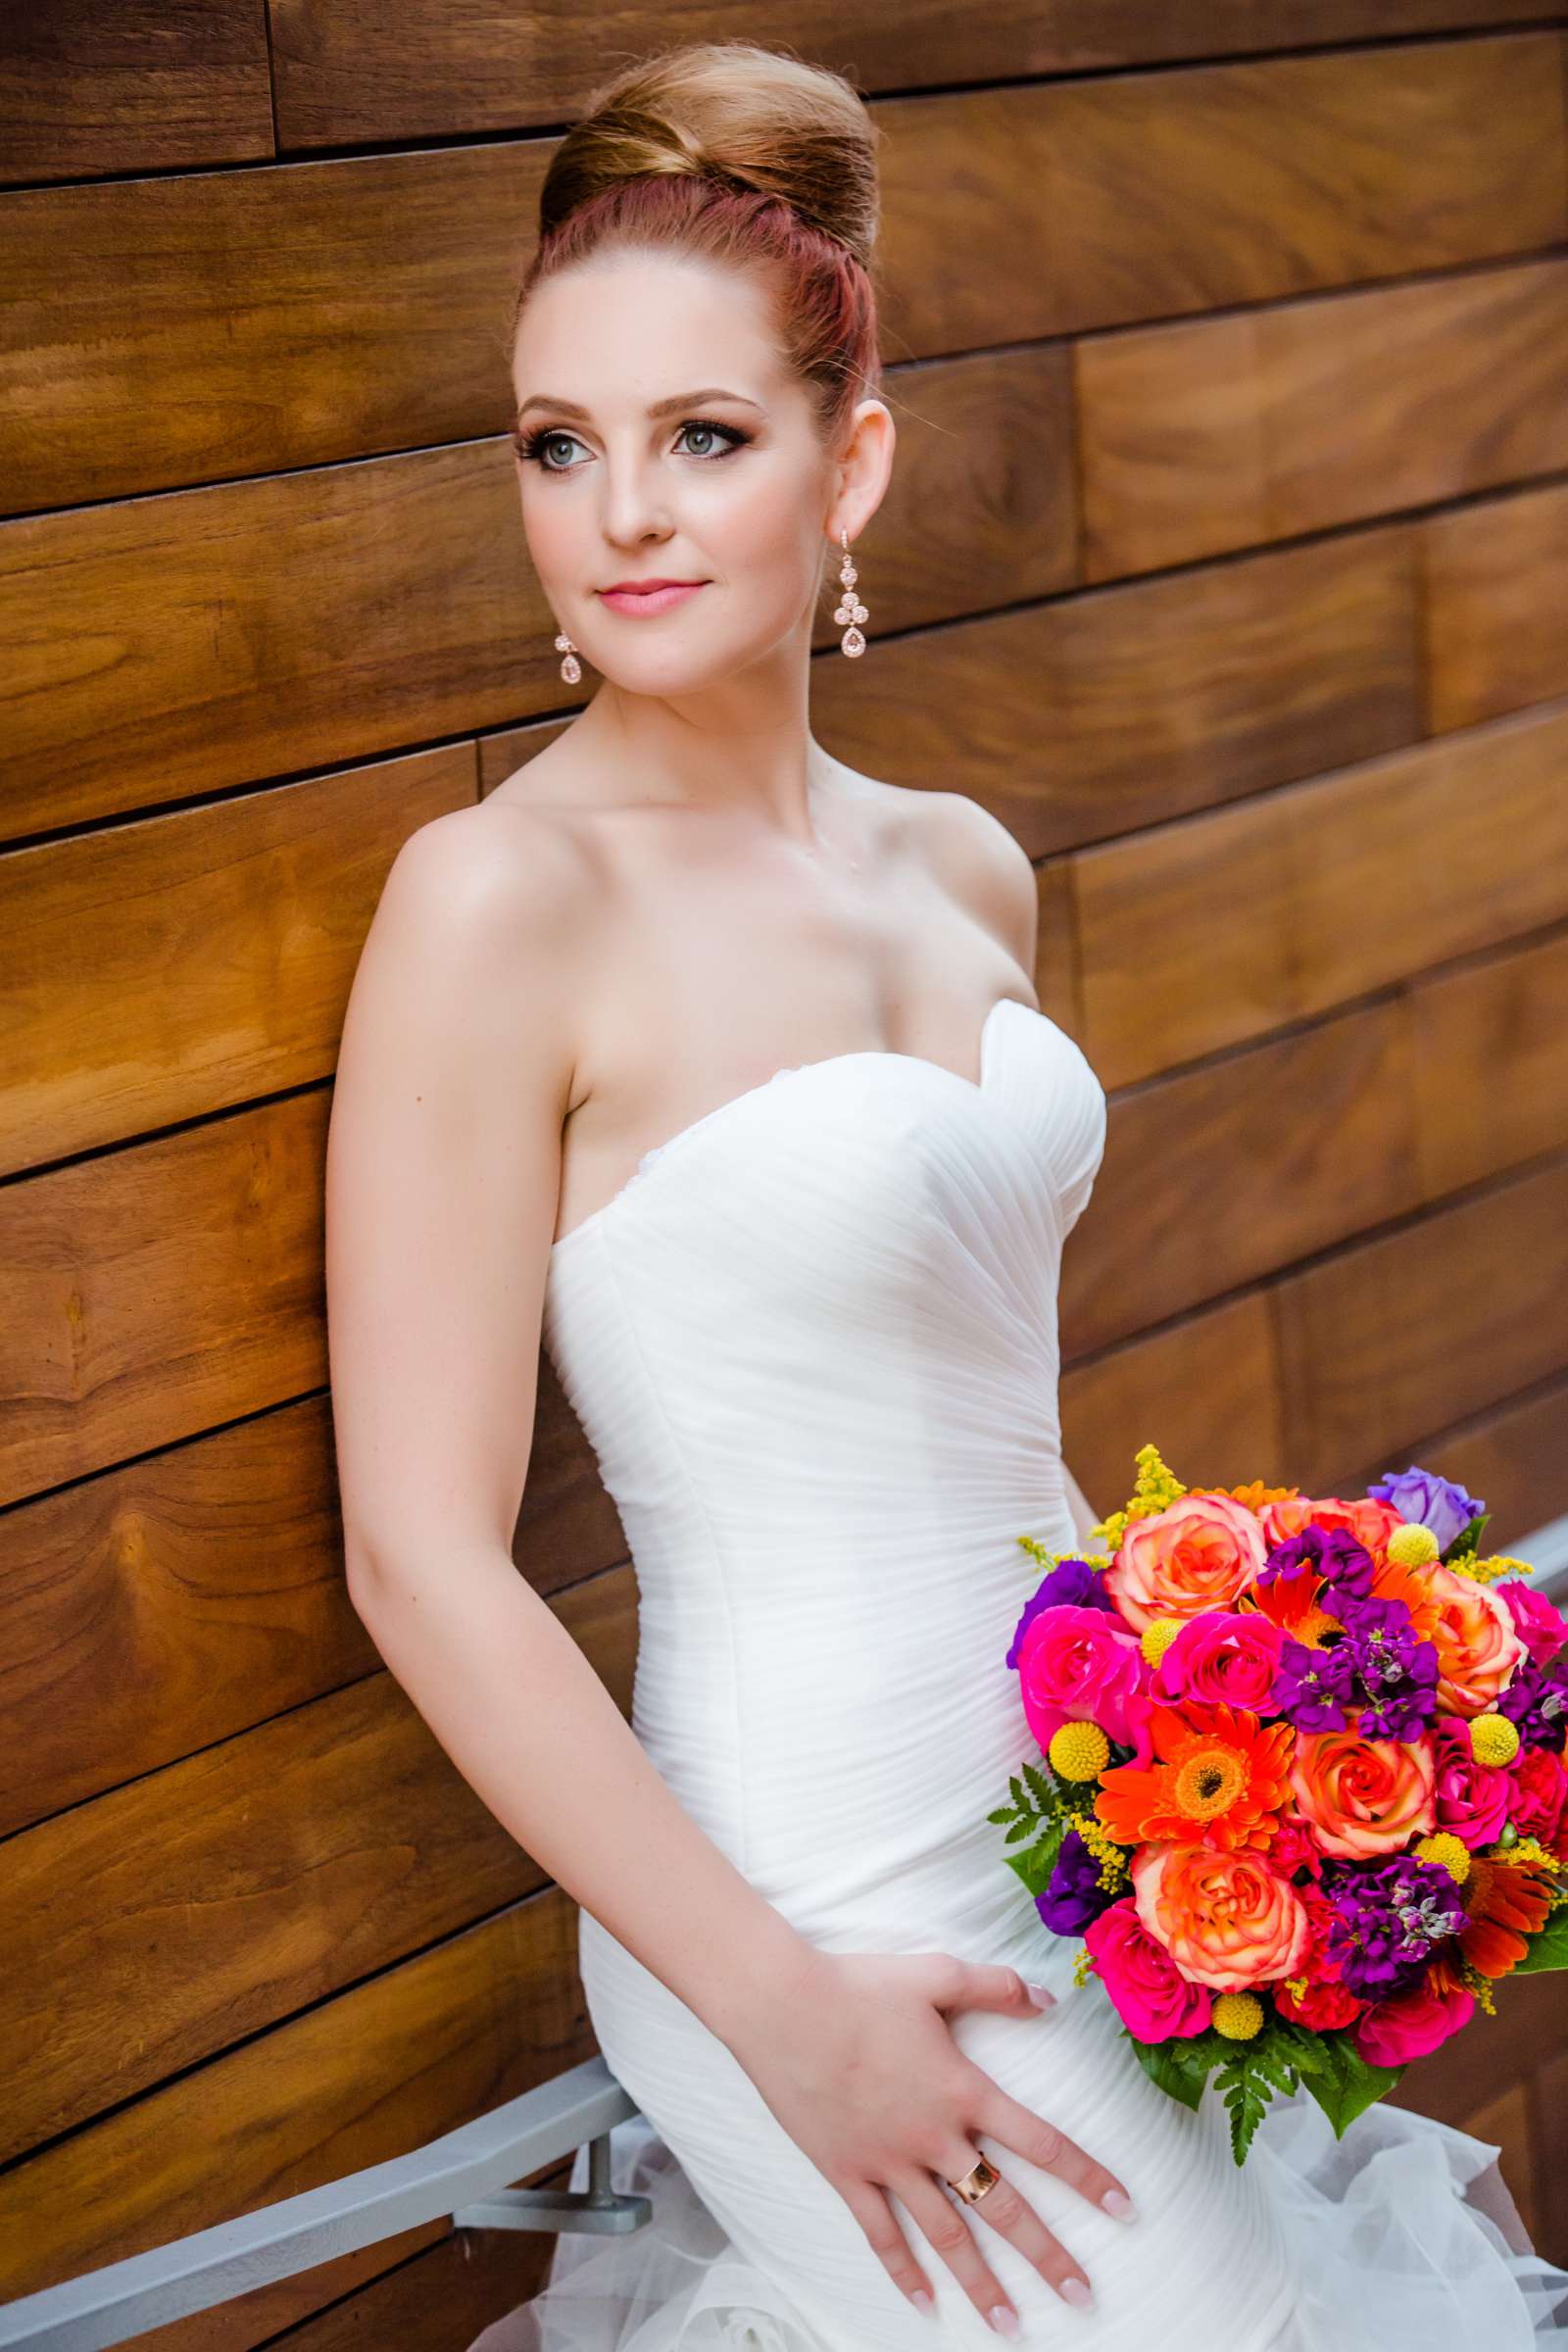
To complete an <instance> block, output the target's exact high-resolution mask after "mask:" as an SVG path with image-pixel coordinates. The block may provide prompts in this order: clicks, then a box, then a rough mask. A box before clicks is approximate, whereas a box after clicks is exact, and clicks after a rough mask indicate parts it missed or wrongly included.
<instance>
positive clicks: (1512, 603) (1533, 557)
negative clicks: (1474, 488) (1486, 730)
mask: <svg viewBox="0 0 1568 2352" xmlns="http://www.w3.org/2000/svg"><path fill="white" fill-rule="evenodd" d="M1417 547H1418V553H1419V561H1420V566H1421V586H1422V598H1421V618H1422V631H1423V640H1424V643H1423V669H1424V671H1425V675H1426V679H1427V725H1428V727H1429V728H1430V730H1431V732H1432V733H1433V734H1441V733H1446V731H1447V730H1448V729H1449V728H1452V727H1469V726H1474V725H1476V724H1477V722H1478V721H1479V720H1481V719H1486V718H1495V717H1496V716H1497V715H1498V714H1499V713H1500V712H1502V711H1517V710H1520V709H1521V708H1522V707H1523V706H1524V705H1525V704H1527V703H1539V702H1544V701H1546V700H1547V699H1548V698H1549V697H1551V696H1553V695H1560V694H1568V630H1564V628H1563V625H1562V616H1563V613H1564V611H1565V610H1568V482H1553V483H1551V484H1549V485H1547V486H1546V487H1545V488H1544V489H1538V490H1515V491H1511V492H1510V493H1508V495H1507V496H1505V497H1502V498H1486V499H1478V500H1476V501H1475V502H1474V503H1473V504H1470V505H1466V506H1461V507H1449V508H1446V510H1445V511H1444V512H1443V513H1442V514H1441V515H1428V516H1427V517H1426V519H1425V520H1424V521H1423V523H1422V524H1421V528H1420V534H1419V538H1418V541H1417Z"/></svg>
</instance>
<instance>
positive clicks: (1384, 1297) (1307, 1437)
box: [1273, 1159, 1568, 1480]
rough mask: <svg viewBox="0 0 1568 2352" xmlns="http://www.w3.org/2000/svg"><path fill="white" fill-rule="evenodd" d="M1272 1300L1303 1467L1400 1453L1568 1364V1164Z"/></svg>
mask: <svg viewBox="0 0 1568 2352" xmlns="http://www.w3.org/2000/svg"><path fill="white" fill-rule="evenodd" d="M1273 1299H1274V1305H1275V1310H1276V1312H1277V1314H1278V1316H1279V1346H1280V1369H1281V1378H1282V1381H1283V1384H1284V1394H1285V1399H1286V1409H1287V1411H1288V1413H1289V1415H1290V1421H1291V1427H1292V1429H1293V1431H1294V1433H1295V1443H1296V1448H1297V1453H1296V1459H1297V1461H1298V1462H1299V1465H1300V1467H1299V1471H1298V1472H1297V1475H1298V1476H1299V1477H1300V1478H1302V1479H1304V1480H1315V1479H1317V1478H1318V1477H1319V1476H1321V1475H1324V1474H1325V1473H1326V1472H1327V1470H1328V1469H1329V1468H1330V1467H1332V1465H1333V1464H1335V1463H1336V1462H1344V1461H1350V1460H1361V1459H1364V1458H1365V1456H1366V1454H1367V1452H1368V1450H1369V1449H1370V1448H1371V1447H1373V1446H1376V1447H1378V1448H1379V1450H1381V1451H1382V1452H1383V1453H1385V1454H1386V1455H1388V1456H1389V1458H1390V1459H1391V1460H1392V1458H1393V1454H1394V1453H1395V1452H1397V1451H1398V1450H1399V1449H1400V1448H1402V1447H1404V1446H1408V1445H1410V1444H1411V1443H1412V1442H1413V1441H1414V1439H1416V1438H1417V1437H1419V1436H1420V1434H1421V1433H1422V1432H1423V1431H1426V1430H1432V1429H1438V1428H1441V1427H1442V1426H1443V1425H1444V1424H1445V1423H1446V1422H1448V1421H1455V1420H1458V1419H1459V1418H1460V1417H1461V1416H1462V1415H1464V1414H1466V1413H1474V1412H1478V1411H1480V1410H1481V1409H1482V1408H1483V1407H1484V1406H1485V1405H1487V1404H1489V1403H1491V1402H1493V1401H1495V1400H1496V1399H1500V1398H1502V1397H1507V1396H1509V1395H1511V1394H1512V1393H1514V1392H1516V1391H1518V1390H1520V1389H1523V1388H1525V1387H1526V1386H1527V1385H1528V1384H1529V1383H1530V1382H1532V1381H1535V1380H1544V1379H1546V1378H1548V1377H1550V1376H1553V1375H1555V1374H1557V1373H1558V1372H1560V1371H1561V1370H1562V1369H1563V1368H1564V1366H1568V1163H1565V1162H1564V1161H1562V1160H1561V1159H1558V1160H1556V1161H1553V1162H1549V1163H1548V1164H1547V1165H1545V1166H1544V1167H1540V1168H1532V1169H1528V1170H1526V1171H1525V1172H1524V1173H1523V1174H1522V1175H1518V1176H1510V1177H1508V1178H1506V1179H1504V1180H1503V1181H1501V1182H1499V1183H1497V1184H1495V1185H1494V1186H1492V1187H1490V1188H1489V1189H1488V1190H1486V1191H1485V1192H1482V1193H1479V1194H1476V1195H1474V1196H1472V1197H1469V1198H1466V1199H1462V1200H1459V1201H1445V1202H1443V1203H1442V1204H1441V1205H1440V1206H1438V1207H1437V1208H1435V1209H1433V1210H1432V1211H1431V1212H1430V1214H1427V1215H1424V1216H1420V1217H1417V1218H1415V1219H1413V1220H1412V1221H1411V1222H1410V1223H1409V1224H1407V1225H1404V1226H1402V1227H1400V1228H1399V1229H1398V1230H1397V1232H1394V1233H1387V1234H1373V1235H1371V1236H1370V1237H1368V1238H1367V1239H1364V1240H1362V1241H1360V1242H1358V1243H1357V1244H1356V1245H1355V1246H1354V1247H1353V1248H1351V1249H1347V1250H1339V1251H1336V1252H1335V1253H1334V1254H1333V1255H1332V1256H1329V1257H1326V1258H1324V1259H1323V1261H1322V1262H1321V1263H1320V1264H1318V1265H1315V1266H1309V1267H1306V1268H1303V1269H1302V1270H1301V1271H1300V1272H1299V1273H1295V1274H1293V1275H1291V1276H1290V1277H1289V1278H1288V1279H1287V1280H1285V1281H1282V1282H1281V1283H1280V1284H1279V1286H1278V1288H1277V1289H1276V1290H1275V1292H1274V1294H1273ZM1396 1335H1397V1337H1396Z"/></svg>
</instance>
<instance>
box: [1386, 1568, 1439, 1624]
mask: <svg viewBox="0 0 1568 2352" xmlns="http://www.w3.org/2000/svg"><path fill="white" fill-rule="evenodd" d="M1372 1597H1373V1599H1374V1600H1402V1601H1403V1603H1404V1605H1405V1607H1406V1608H1407V1609H1408V1610H1409V1612H1410V1626H1411V1630H1412V1632H1413V1633H1414V1635H1415V1638H1416V1640H1417V1641H1418V1642H1432V1641H1435V1640H1436V1639H1437V1629H1438V1627H1439V1625H1440V1624H1441V1623H1442V1620H1443V1605H1442V1603H1441V1602H1440V1601H1439V1600H1438V1598H1437V1596H1436V1594H1435V1593H1433V1590H1432V1582H1431V1579H1430V1578H1429V1577H1428V1575H1427V1572H1426V1570H1425V1569H1424V1568H1401V1567H1400V1565H1399V1563H1398V1561H1397V1560H1390V1559H1379V1560H1374V1563H1373V1568H1372Z"/></svg>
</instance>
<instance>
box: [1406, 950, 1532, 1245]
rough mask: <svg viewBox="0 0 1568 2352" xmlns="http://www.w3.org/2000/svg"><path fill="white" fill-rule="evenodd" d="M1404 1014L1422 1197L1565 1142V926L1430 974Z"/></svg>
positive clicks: (1451, 1189) (1439, 1193)
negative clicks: (1418, 1137)
mask: <svg viewBox="0 0 1568 2352" xmlns="http://www.w3.org/2000/svg"><path fill="white" fill-rule="evenodd" d="M1409 1017H1410V1030H1411V1035H1410V1052H1411V1066H1412V1069H1413V1072H1414V1076H1415V1088H1416V1120H1417V1126H1418V1130H1419V1134H1420V1152H1421V1190H1422V1194H1423V1197H1424V1198H1425V1199H1427V1200H1428V1201H1435V1200H1437V1199H1439V1198H1440V1197H1441V1196H1442V1195H1443V1194H1444V1193H1453V1192H1458V1191H1459V1190H1460V1188H1461V1187H1462V1186H1464V1185H1467V1184H1476V1183H1478V1182H1479V1181H1480V1180H1481V1178H1482V1177H1484V1176H1489V1175H1491V1174H1492V1173H1493V1172H1494V1171H1495V1170H1496V1169H1499V1168H1505V1167H1508V1166H1511V1165H1512V1164H1513V1163H1514V1162H1516V1161H1518V1160H1524V1159H1530V1158H1532V1157H1533V1156H1534V1155H1535V1154H1536V1153H1537V1152H1555V1151H1558V1150H1560V1149H1561V1148H1562V1147H1563V1146H1565V1145H1568V932H1565V931H1563V930H1561V929H1558V930H1556V931H1553V932H1550V933H1548V934H1546V935H1545V936H1544V937H1542V938H1540V939H1536V940H1527V941H1525V942H1524V943H1522V944H1521V945H1518V946H1514V947H1506V946H1505V947H1501V948H1498V949H1497V950H1496V951H1495V953H1493V954H1489V955H1486V956H1481V957H1479V958H1477V959H1475V960H1472V961H1470V962H1467V963H1464V964H1462V965H1460V966H1459V967H1458V968H1457V969H1455V970H1453V971H1449V972H1436V973H1433V974H1432V975H1431V976H1430V977H1429V978H1427V979H1425V980H1423V981H1422V982H1421V984H1420V985H1419V986H1418V987H1415V988H1412V989H1411V990H1410V992H1409Z"/></svg>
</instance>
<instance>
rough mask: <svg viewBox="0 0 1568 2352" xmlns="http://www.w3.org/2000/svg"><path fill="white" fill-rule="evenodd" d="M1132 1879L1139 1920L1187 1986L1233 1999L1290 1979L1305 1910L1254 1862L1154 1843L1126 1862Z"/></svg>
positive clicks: (1244, 1856) (1301, 1943)
mask: <svg viewBox="0 0 1568 2352" xmlns="http://www.w3.org/2000/svg"><path fill="white" fill-rule="evenodd" d="M1132 1876H1133V1899H1134V1902H1135V1904H1136V1906H1137V1910H1138V1916H1139V1918H1140V1919H1141V1920H1142V1921H1143V1923H1144V1925H1145V1927H1146V1928H1147V1929H1148V1930H1149V1932H1150V1934H1151V1935H1152V1936H1158V1938H1159V1940H1160V1942H1161V1943H1162V1944H1164V1946H1165V1948H1166V1950H1167V1951H1168V1952H1169V1953H1170V1956H1171V1958H1172V1959H1173V1960H1174V1961H1175V1963H1176V1965H1177V1967H1178V1968H1179V1969H1180V1970H1181V1972H1182V1975H1183V1976H1184V1977H1190V1978H1191V1979H1192V1980H1193V1982H1194V1983H1195V1984H1197V1985H1210V1986H1211V1987H1212V1988H1213V1990H1214V1991H1216V1992H1241V1991H1243V1990H1244V1989H1246V1988H1247V1987H1248V1986H1250V1985H1261V1984H1265V1983H1267V1982H1269V1981H1270V1980H1272V1979H1275V1978H1279V1977H1291V1976H1295V1975H1297V1974H1298V1972H1299V1967H1300V1963H1301V1960H1302V1957H1303V1955H1304V1954H1305V1951H1306V1947H1307V1941H1308V1937H1309V1936H1310V1932H1311V1931H1310V1923H1309V1921H1308V1919H1307V1915H1306V1906H1305V1905H1304V1903H1303V1902H1302V1901H1301V1898H1300V1896H1299V1894H1298V1893H1297V1891H1296V1888H1295V1887H1293V1886H1292V1885H1291V1883H1290V1881H1289V1879H1282V1878H1281V1877H1280V1875H1279V1872H1278V1871H1277V1870H1272V1869H1270V1867H1269V1865H1268V1863H1267V1862H1266V1861H1265V1860H1264V1859H1263V1857H1262V1855H1261V1854H1256V1853H1253V1852H1252V1851H1251V1850H1250V1849H1249V1848H1247V1847H1243V1848H1241V1849H1239V1850H1238V1851H1237V1852H1235V1853H1225V1852H1222V1851H1221V1850H1220V1849H1219V1848H1218V1847H1215V1846H1208V1845H1168V1844H1161V1843H1155V1844H1151V1845H1146V1846H1144V1847H1143V1848H1142V1849H1141V1850H1140V1852H1139V1853H1138V1854H1137V1855H1136V1856H1135V1857H1134V1860H1133V1865H1132Z"/></svg>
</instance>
